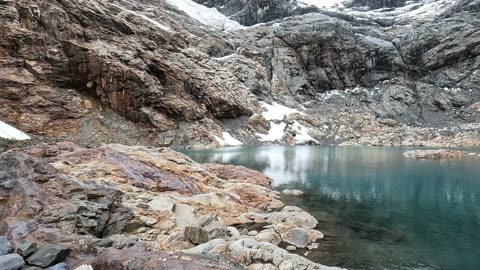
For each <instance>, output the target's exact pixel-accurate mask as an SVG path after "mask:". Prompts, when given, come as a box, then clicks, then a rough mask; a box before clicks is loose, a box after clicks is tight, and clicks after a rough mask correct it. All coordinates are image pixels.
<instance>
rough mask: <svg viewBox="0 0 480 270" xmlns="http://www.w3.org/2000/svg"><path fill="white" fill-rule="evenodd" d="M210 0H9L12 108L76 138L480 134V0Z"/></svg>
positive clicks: (475, 140)
mask: <svg viewBox="0 0 480 270" xmlns="http://www.w3.org/2000/svg"><path fill="white" fill-rule="evenodd" d="M364 2H365V3H364ZM202 4H205V5H206V6H208V7H216V8H217V9H218V10H219V11H220V12H222V13H223V14H222V13H220V12H217V11H216V10H215V9H209V8H207V7H206V6H202V5H199V4H198V3H195V2H193V1H190V0H182V1H152V0H146V1H124V0H122V1H100V0H86V1H82V2H81V4H76V3H73V2H72V1H69V0H58V1H50V2H49V3H48V4H45V3H42V2H37V1H34V0H25V1H13V0H12V1H3V2H1V3H0V20H1V21H2V22H3V23H2V25H1V26H0V27H1V30H2V35H0V41H1V47H0V63H1V64H0V65H1V71H0V84H1V85H2V90H1V91H0V103H1V104H2V107H1V108H0V117H1V119H2V120H3V121H5V122H8V123H9V124H12V125H14V126H15V127H17V128H19V129H20V130H22V131H25V132H27V133H29V134H31V135H33V138H34V141H37V140H42V141H43V140H62V139H69V140H73V141H75V142H77V143H79V144H81V145H100V144H102V143H111V142H117V143H123V144H144V145H145V144H146V145H168V146H172V147H191V148H208V147H219V146H227V145H239V144H242V143H243V144H271V143H280V144H296V143H335V144H370V145H432V146H433V145H435V146H437V145H441V146H449V145H452V146H453V145H464V146H478V145H480V139H479V138H480V136H479V134H480V133H479V132H480V123H479V120H478V119H479V117H478V116H479V111H478V109H477V107H478V106H476V105H475V104H476V103H478V102H479V101H480V88H479V85H480V73H479V72H477V70H478V69H479V66H480V59H479V54H480V36H479V35H480V32H479V30H478V29H480V21H479V12H480V11H479V3H478V1H446V0H421V1H415V2H408V3H404V1H363V2H362V1H353V2H352V1H350V2H345V3H344V6H343V7H340V8H335V9H323V8H320V9H319V8H317V7H311V6H308V5H306V4H304V3H301V1H293V2H292V1H273V2H272V1H253V2H252V1H251V2H247V3H246V4H243V2H241V1H213V0H212V1H208V2H205V3H203V2H202ZM358 5H368V6H370V8H371V9H365V8H358ZM380 7H390V9H375V8H380ZM225 15H227V16H230V17H226V16H225ZM233 20H237V21H238V22H235V21H233ZM260 22H263V24H257V23H260ZM241 24H243V25H244V26H242V25H241ZM248 25H252V26H248ZM245 26H248V27H245ZM262 102H263V103H262ZM275 104H283V105H284V106H286V107H282V108H286V109H282V110H283V111H284V112H289V113H278V111H275V109H271V108H280V107H275V106H276V105H275ZM269 108H270V109H269ZM271 114H275V115H277V116H276V117H271V116H269V115H271Z"/></svg>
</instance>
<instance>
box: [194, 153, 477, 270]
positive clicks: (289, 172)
mask: <svg viewBox="0 0 480 270" xmlns="http://www.w3.org/2000/svg"><path fill="white" fill-rule="evenodd" d="M406 150H411V149H405V148H367V147H365V148H347V147H312V146H297V147H242V148H225V149H217V150H201V151H187V152H185V153H186V154H187V155H189V156H190V157H191V158H192V159H194V160H195V161H197V162H202V163H204V162H216V163H224V164H237V165H243V166H246V167H249V168H252V169H256V170H258V171H261V172H263V173H265V174H267V175H268V176H270V177H271V178H273V179H274V183H273V185H274V186H275V187H276V188H278V189H285V188H288V189H292V188H295V189H301V190H303V191H304V192H305V193H306V195H305V196H303V197H293V198H292V197H286V196H285V197H283V198H282V199H283V200H284V201H285V202H286V203H287V204H289V205H297V206H299V207H301V208H303V209H304V210H306V211H308V212H309V213H311V214H312V215H314V216H315V217H316V218H317V219H318V220H319V222H320V223H319V229H320V230H321V231H322V232H324V234H325V235H326V237H325V239H324V240H322V241H321V242H320V243H321V247H320V248H319V249H318V250H315V251H311V252H310V253H309V254H308V256H307V257H308V258H310V259H311V260H313V261H316V262H319V263H322V264H326V265H337V266H342V267H346V268H349V269H446V270H456V269H464V270H470V269H471V270H478V269H480V161H479V160H441V161H439V160H412V159H407V158H405V157H403V155H402V153H403V152H404V151H406ZM470 150H471V151H472V150H473V151H475V149H470ZM476 151H477V152H478V149H476ZM299 252H301V253H302V254H303V253H305V251H299Z"/></svg>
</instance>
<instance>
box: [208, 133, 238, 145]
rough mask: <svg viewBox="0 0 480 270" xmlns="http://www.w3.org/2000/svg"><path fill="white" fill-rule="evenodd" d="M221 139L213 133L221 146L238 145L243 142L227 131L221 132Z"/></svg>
mask: <svg viewBox="0 0 480 270" xmlns="http://www.w3.org/2000/svg"><path fill="white" fill-rule="evenodd" d="M222 136H223V139H222V138H220V137H218V136H215V135H213V137H215V139H216V140H217V141H218V143H219V144H220V145H221V146H240V145H243V143H242V142H241V141H239V140H237V139H235V138H234V137H232V135H230V133H228V132H222Z"/></svg>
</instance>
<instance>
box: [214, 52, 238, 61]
mask: <svg viewBox="0 0 480 270" xmlns="http://www.w3.org/2000/svg"><path fill="white" fill-rule="evenodd" d="M236 56H238V54H236V53H232V54H229V55H225V56H223V57H212V59H213V60H219V61H222V60H228V59H230V58H234V57H236Z"/></svg>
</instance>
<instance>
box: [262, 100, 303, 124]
mask: <svg viewBox="0 0 480 270" xmlns="http://www.w3.org/2000/svg"><path fill="white" fill-rule="evenodd" d="M260 103H261V104H262V107H263V108H265V109H266V110H267V111H265V112H262V116H263V118H265V120H267V121H270V120H283V118H285V116H288V115H290V114H294V113H300V114H303V113H302V112H299V111H298V110H296V109H292V108H289V107H286V106H283V105H281V104H278V103H276V102H273V103H272V105H270V104H268V103H265V102H260Z"/></svg>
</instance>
